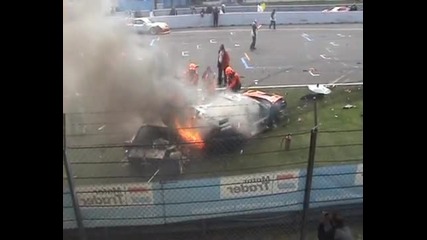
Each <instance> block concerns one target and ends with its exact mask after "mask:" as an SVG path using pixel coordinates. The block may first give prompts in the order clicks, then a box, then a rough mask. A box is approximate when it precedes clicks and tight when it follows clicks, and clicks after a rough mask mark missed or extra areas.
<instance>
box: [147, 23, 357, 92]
mask: <svg viewBox="0 0 427 240" xmlns="http://www.w3.org/2000/svg"><path fill="white" fill-rule="evenodd" d="M143 38H147V40H146V42H147V44H148V45H149V46H150V47H153V48H160V49H162V50H165V51H167V52H168V54H169V56H170V57H172V58H174V59H176V60H177V64H180V65H182V66H183V67H185V65H186V64H187V63H188V62H189V61H194V62H196V63H198V64H199V65H200V70H201V71H203V70H204V69H206V67H207V66H211V67H212V68H213V69H216V57H217V51H218V49H219V46H220V44H224V45H225V47H226V49H227V50H228V51H229V52H230V56H231V65H232V67H233V68H234V69H235V70H237V71H238V72H239V73H240V75H242V76H244V80H243V83H242V84H243V86H253V85H254V84H255V83H254V80H258V81H257V82H258V85H263V86H270V85H288V84H313V83H337V82H340V83H342V82H363V25H361V24H351V25H303V26H286V27H285V26H278V27H277V29H276V30H272V29H268V26H266V25H264V26H262V28H261V29H260V31H259V34H258V38H257V44H256V47H257V50H255V51H250V50H249V45H250V43H251V36H250V28H249V26H248V27H247V28H244V27H243V28H242V27H239V28H218V29H201V30H177V31H173V32H172V33H171V34H169V35H165V36H159V37H149V36H144V37H143Z"/></svg>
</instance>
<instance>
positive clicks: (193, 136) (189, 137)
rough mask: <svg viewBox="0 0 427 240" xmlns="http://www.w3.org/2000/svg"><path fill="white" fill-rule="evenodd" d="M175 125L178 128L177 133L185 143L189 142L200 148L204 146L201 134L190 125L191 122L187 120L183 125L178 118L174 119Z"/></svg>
mask: <svg viewBox="0 0 427 240" xmlns="http://www.w3.org/2000/svg"><path fill="white" fill-rule="evenodd" d="M175 126H176V128H177V130H178V133H179V135H180V136H181V137H182V138H183V139H184V141H186V142H187V143H191V144H192V145H194V146H195V147H197V148H199V149H202V148H203V147H204V146H205V143H204V142H203V138H202V134H201V133H200V132H199V131H198V130H197V128H195V127H194V126H192V124H191V122H190V121H189V122H187V123H186V124H185V125H181V124H180V123H179V120H178V119H175Z"/></svg>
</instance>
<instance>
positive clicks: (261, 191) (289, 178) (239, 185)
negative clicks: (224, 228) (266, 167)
mask: <svg viewBox="0 0 427 240" xmlns="http://www.w3.org/2000/svg"><path fill="white" fill-rule="evenodd" d="M298 176H299V170H295V171H284V172H274V173H264V174H254V175H243V176H234V177H224V178H221V198H222V199H224V198H240V197H248V196H257V195H268V194H275V193H285V192H293V191H296V190H298V182H299V179H298Z"/></svg>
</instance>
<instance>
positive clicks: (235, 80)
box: [230, 74, 240, 89]
mask: <svg viewBox="0 0 427 240" xmlns="http://www.w3.org/2000/svg"><path fill="white" fill-rule="evenodd" d="M230 80H231V82H230V88H231V89H233V88H235V87H236V86H237V84H239V82H240V79H239V75H237V74H235V75H234V76H233V78H232V79H230Z"/></svg>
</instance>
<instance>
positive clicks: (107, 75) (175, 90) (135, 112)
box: [63, 0, 257, 131]
mask: <svg viewBox="0 0 427 240" xmlns="http://www.w3.org/2000/svg"><path fill="white" fill-rule="evenodd" d="M78 2H79V4H78V5H77V3H76V5H74V6H73V8H72V11H71V10H70V11H69V12H68V13H69V14H71V12H72V18H71V20H69V19H67V18H65V17H64V24H63V26H64V28H63V29H64V30H63V72H64V74H63V86H64V89H63V94H64V101H63V107H64V112H65V113H75V112H123V114H124V112H126V117H125V120H123V117H122V118H121V119H122V120H121V121H123V122H122V124H121V128H122V129H121V130H129V131H135V130H136V128H137V127H138V125H140V124H142V123H143V122H144V123H150V122H152V121H159V116H160V115H161V113H162V111H164V106H165V104H166V103H170V102H173V101H174V98H173V97H174V96H181V97H184V98H186V99H185V102H187V103H190V104H195V103H196V101H197V94H196V89H194V88H191V87H190V86H186V85H184V84H182V83H180V81H179V80H177V79H176V73H180V72H182V71H183V68H182V67H181V66H180V65H179V64H177V63H178V62H179V61H178V60H177V59H174V58H172V57H171V56H167V54H166V52H163V51H162V50H161V49H155V48H150V46H148V44H147V42H148V41H147V39H145V42H144V41H142V40H141V39H143V38H141V37H140V36H137V35H136V34H131V33H130V31H129V29H127V28H126V25H125V23H124V22H123V21H121V20H118V18H115V17H111V16H109V17H108V16H107V13H108V10H109V7H108V5H107V6H106V5H105V4H102V3H103V2H104V1H102V0H86V1H83V0H80V1H78ZM107 2H108V1H107ZM65 11H67V10H65ZM205 67H206V66H205ZM218 101H220V100H218ZM225 104H229V103H227V102H225ZM245 109H246V108H244V107H243V108H242V106H229V107H226V108H218V109H217V110H215V111H216V112H215V114H218V115H223V116H224V115H225V116H226V115H240V117H235V118H232V119H233V121H237V120H238V121H239V122H242V123H243V124H245V123H246V124H247V123H248V121H249V119H250V118H248V117H247V116H245V114H247V112H246V110H245ZM178 112H179V111H178ZM249 112H251V113H254V112H257V110H254V109H253V108H252V109H251V110H250V111H249ZM256 114H257V113H256ZM118 115H120V113H118ZM101 116H104V117H101ZM102 118H104V119H102ZM111 120H112V119H111V116H108V115H99V116H98V117H97V119H96V121H97V122H103V121H104V122H109V121H111ZM81 121H83V122H85V121H88V120H87V119H82V120H81ZM119 130H120V129H119Z"/></svg>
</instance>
